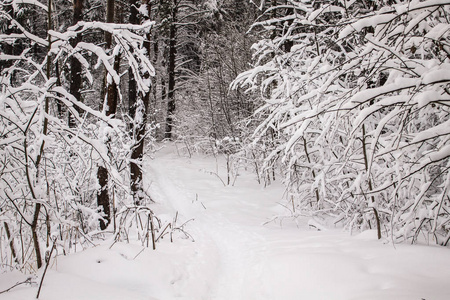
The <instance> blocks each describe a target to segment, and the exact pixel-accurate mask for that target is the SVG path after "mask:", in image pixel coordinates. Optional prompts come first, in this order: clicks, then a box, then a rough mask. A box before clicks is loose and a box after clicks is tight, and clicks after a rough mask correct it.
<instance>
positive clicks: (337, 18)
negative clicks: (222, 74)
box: [234, 0, 450, 245]
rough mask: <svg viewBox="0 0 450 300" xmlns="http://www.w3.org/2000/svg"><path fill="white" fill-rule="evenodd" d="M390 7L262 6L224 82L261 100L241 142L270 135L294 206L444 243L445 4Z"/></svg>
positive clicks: (448, 234)
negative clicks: (249, 45)
mask: <svg viewBox="0 0 450 300" xmlns="http://www.w3.org/2000/svg"><path fill="white" fill-rule="evenodd" d="M390 3H391V2H386V3H385V2H384V1H366V2H359V1H321V2H320V5H319V4H317V3H316V4H307V3H306V2H294V1H288V5H280V6H274V7H269V8H268V9H266V11H265V13H264V14H263V16H262V17H261V20H260V21H259V22H257V23H256V24H254V26H253V27H254V28H263V29H264V30H265V31H266V33H267V34H266V36H267V38H266V39H262V40H261V41H259V42H258V43H256V44H255V45H254V46H253V49H254V51H255V65H254V67H253V69H251V70H249V71H247V72H244V73H242V74H240V75H239V76H238V77H237V79H236V81H235V83H234V87H237V86H247V87H248V88H249V89H250V90H253V91H254V90H259V91H260V95H261V97H262V98H263V99H265V104H264V105H263V106H262V107H260V109H259V110H258V114H259V116H260V120H261V121H260V126H259V127H258V129H257V130H256V132H255V140H254V142H253V144H257V143H261V141H263V140H266V139H267V136H268V134H267V133H268V132H269V131H275V135H276V136H277V142H276V143H273V147H272V148H271V149H270V151H271V153H272V154H271V155H269V157H268V158H267V159H266V162H268V161H270V160H271V159H272V158H276V159H278V161H279V162H280V163H281V164H282V165H283V170H285V174H284V177H285V183H286V185H287V186H288V187H289V195H288V199H290V201H293V206H292V205H291V207H293V209H292V210H293V211H296V213H297V214H298V213H299V212H301V213H306V212H308V213H309V214H311V215H331V216H333V217H334V220H335V221H334V222H335V224H343V225H344V226H345V227H346V228H347V229H349V230H353V229H357V230H364V229H368V228H377V229H378V230H379V236H381V234H383V235H386V236H390V237H391V238H392V239H393V240H394V241H400V240H408V241H410V242H416V241H417V240H418V239H419V237H420V238H425V240H426V241H428V242H435V243H437V244H440V245H448V242H449V239H450V230H449V229H450V228H449V226H450V224H449V221H450V219H449V213H450V210H449V209H450V207H449V205H450V198H449V187H450V172H449V167H450V165H449V163H450V160H449V156H450V150H449V149H450V144H449V141H450V139H449V137H450V131H449V129H448V128H449V109H448V107H449V100H450V98H449V90H448V88H449V82H450V77H449V76H448V72H449V69H450V65H449V53H450V47H449V46H450V45H449V28H450V27H449V23H448V18H449V15H450V13H449V12H450V11H449V9H450V6H449V4H450V3H447V2H446V1H433V0H430V1H422V2H419V1H396V3H395V4H390Z"/></svg>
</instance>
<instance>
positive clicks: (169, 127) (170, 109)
mask: <svg viewBox="0 0 450 300" xmlns="http://www.w3.org/2000/svg"><path fill="white" fill-rule="evenodd" d="M177 14H178V3H177V1H176V0H173V6H172V10H171V21H170V26H169V66H168V72H167V73H168V75H169V87H168V88H169V90H168V92H167V99H168V100H167V117H166V132H165V136H164V137H165V138H166V139H172V138H173V132H172V131H173V116H174V114H175V58H176V51H177V49H176V46H177V40H176V35H177V24H176V22H177Z"/></svg>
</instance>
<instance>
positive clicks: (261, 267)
mask: <svg viewBox="0 0 450 300" xmlns="http://www.w3.org/2000/svg"><path fill="white" fill-rule="evenodd" d="M155 156H156V158H155V159H154V160H149V161H148V162H147V164H146V165H147V167H146V172H147V176H148V178H150V181H151V185H150V188H149V191H150V193H151V194H152V195H153V198H154V200H155V201H156V204H152V206H153V207H152V208H153V209H154V211H155V213H156V214H157V215H158V214H159V215H160V216H161V218H164V216H167V219H170V218H172V217H173V216H174V215H175V213H176V212H177V211H178V212H179V218H178V223H180V224H181V223H182V222H183V221H187V220H189V219H191V218H193V219H194V220H193V221H190V222H188V223H187V224H186V227H185V229H186V231H187V232H189V234H191V235H192V236H193V238H194V239H195V241H194V242H193V241H192V240H189V239H182V238H181V237H177V238H175V239H174V242H173V243H170V241H169V240H168V239H167V238H165V239H163V240H162V241H161V242H159V243H158V244H157V250H156V251H153V250H151V249H150V248H146V249H145V250H144V251H143V252H142V253H140V254H139V252H140V251H141V250H142V249H144V247H143V246H142V245H141V244H140V243H139V242H133V241H130V243H125V242H121V243H115V244H113V241H112V240H111V239H106V240H105V241H104V242H99V245H98V246H96V247H93V248H90V249H87V250H84V251H82V252H78V253H76V254H72V255H69V256H62V255H60V256H58V257H57V259H56V260H54V263H53V264H52V267H51V269H49V271H48V272H47V275H46V277H45V281H44V285H43V288H42V291H41V296H40V299H42V300H60V299H64V300H70V299H96V300H103V299H104V300H113V299H136V300H140V299H147V300H151V299H160V300H169V299H192V300H201V299H211V300H212V299H217V300H238V299H243V300H247V299H248V300H251V299H255V300H256V299H257V300H264V299H267V300H274V299H275V300H276V299H280V300H289V299H292V300H295V299H308V300H315V299H323V300H338V299H342V300H353V299H380V300H381V299H383V300H401V299H405V300H413V299H417V300H421V299H426V300H439V299H442V300H444V299H449V298H450V290H449V287H450V268H449V266H450V251H449V250H448V248H442V247H436V246H427V245H414V246H411V245H406V244H403V245H396V246H395V247H394V246H393V245H392V244H390V243H387V242H386V241H385V240H381V241H379V240H377V239H376V233H375V232H373V231H367V232H363V233H361V234H358V235H353V236H351V235H350V234H349V233H345V232H342V230H341V229H329V230H322V231H317V230H315V229H312V228H308V223H309V224H314V223H315V222H314V221H311V220H309V219H306V218H305V219H302V220H298V223H299V226H298V227H297V225H296V224H295V223H294V222H290V221H285V222H283V224H282V226H280V223H279V222H278V223H277V222H269V223H268V224H266V225H263V224H264V223H266V222H267V221H268V220H270V219H271V218H272V217H273V216H274V215H276V214H280V213H283V211H282V207H281V206H280V205H278V204H277V202H280V201H281V200H282V194H283V187H282V186H281V185H279V184H275V185H272V186H269V187H267V188H263V187H262V186H260V185H258V184H257V183H256V180H255V178H254V175H252V174H251V173H250V172H247V171H245V170H244V168H241V170H240V176H239V177H238V178H237V180H236V182H235V185H234V186H227V187H225V186H224V185H223V184H222V182H221V181H220V180H219V179H218V177H217V176H216V175H215V174H217V175H219V176H221V177H222V179H225V161H224V160H223V159H220V158H219V159H218V160H216V159H215V158H214V157H204V156H196V157H192V158H186V157H182V156H179V155H178V154H177V151H176V150H175V148H174V147H173V146H171V145H168V146H167V147H166V148H164V149H163V150H161V151H159V152H158V153H156V155H155ZM217 171H218V172H217ZM319 227H320V226H319ZM111 245H112V247H111ZM138 254H139V255H138ZM136 255H137V256H136ZM41 274H42V271H41V273H39V274H38V277H37V278H35V279H34V281H35V282H39V280H40V276H41ZM25 278H26V275H23V274H20V273H14V272H12V273H11V272H9V273H4V274H0V291H3V290H5V289H7V288H9V287H10V286H12V285H14V284H15V283H16V282H19V281H23V280H24V279H25ZM36 292H37V284H34V285H31V286H30V285H21V286H19V287H16V288H14V289H12V290H11V291H9V292H6V293H3V294H0V299H10V300H15V299H35V296H36Z"/></svg>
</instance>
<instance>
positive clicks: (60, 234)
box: [0, 1, 154, 272]
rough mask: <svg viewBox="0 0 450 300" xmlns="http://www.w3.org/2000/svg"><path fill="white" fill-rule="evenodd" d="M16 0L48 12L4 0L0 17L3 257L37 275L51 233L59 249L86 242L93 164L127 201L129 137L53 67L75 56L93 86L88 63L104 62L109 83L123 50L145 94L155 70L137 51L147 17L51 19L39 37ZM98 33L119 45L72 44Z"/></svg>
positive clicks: (93, 222)
mask: <svg viewBox="0 0 450 300" xmlns="http://www.w3.org/2000/svg"><path fill="white" fill-rule="evenodd" d="M19 4H20V5H26V6H28V7H30V9H31V10H32V11H35V12H36V11H40V12H42V11H44V12H48V7H47V6H45V5H43V4H42V3H40V2H37V1H26V2H22V1H19V2H18V3H16V2H14V1H13V2H10V1H2V2H1V3H0V5H1V8H2V9H1V10H0V18H1V19H2V23H4V24H7V25H6V26H7V28H8V30H7V31H6V32H5V33H4V34H1V35H0V39H1V41H2V48H1V50H2V51H1V52H0V59H1V60H2V68H1V69H0V71H1V73H0V88H1V92H0V158H1V161H0V178H1V183H0V221H1V230H0V240H1V245H0V247H1V248H2V249H1V251H0V263H1V264H2V266H1V268H3V267H6V266H10V267H14V266H16V267H17V268H19V269H21V270H24V271H28V272H33V271H35V270H36V266H37V268H40V267H41V265H42V263H43V257H42V253H43V247H42V246H41V244H42V243H45V244H46V246H47V248H48V247H49V245H50V241H51V240H52V239H53V238H54V237H57V238H58V239H57V243H58V247H59V249H60V250H61V249H62V251H63V252H64V253H65V252H70V251H72V250H73V247H77V246H78V247H79V246H83V247H84V246H85V245H86V244H89V243H92V242H91V241H90V239H91V236H92V234H95V233H96V231H97V227H98V220H99V219H102V217H103V216H104V215H103V212H102V211H101V209H99V208H98V207H97V203H96V197H97V193H98V192H99V183H98V178H97V176H98V175H97V168H98V166H103V167H104V168H106V169H107V171H108V174H109V183H108V187H107V188H108V189H110V190H111V191H113V193H112V194H113V195H115V197H116V198H117V199H111V200H112V202H114V203H115V204H116V205H118V206H120V205H122V204H123V203H126V202H127V201H128V200H130V199H129V197H128V195H129V187H128V177H129V173H127V172H126V171H125V170H127V169H126V168H125V166H126V165H127V163H128V162H129V156H130V154H129V152H130V147H131V144H132V141H131V140H130V137H129V135H128V132H127V129H126V126H125V122H122V121H121V120H119V119H114V118H113V117H112V116H107V115H106V114H105V110H104V109H103V110H101V109H100V110H99V109H98V107H99V106H101V105H100V104H101V102H103V101H99V103H96V104H95V105H92V106H93V107H94V106H95V108H93V107H91V106H90V105H88V104H85V103H83V102H81V101H80V100H78V99H77V98H76V97H75V96H74V95H72V94H71V93H70V92H69V91H68V89H66V86H64V85H63V84H61V78H60V73H59V71H58V70H59V68H58V66H59V64H62V65H63V66H62V69H64V68H65V67H68V64H69V62H70V59H71V58H72V57H75V58H76V59H77V60H78V61H79V62H80V63H81V66H82V76H83V81H84V83H85V84H86V85H91V84H92V83H93V75H92V70H93V68H92V66H91V64H90V63H89V62H90V61H91V59H92V58H94V57H95V58H97V65H96V66H95V67H96V68H98V67H100V66H103V67H104V68H105V69H106V71H107V74H108V82H115V83H116V84H117V86H120V75H119V74H118V72H117V71H116V70H115V69H114V67H113V61H114V56H115V54H118V53H120V54H121V57H122V60H123V61H125V62H127V63H128V64H129V65H130V69H131V71H132V72H133V74H134V76H135V78H136V82H137V88H138V91H140V92H142V93H143V92H146V91H148V89H149V85H148V82H147V77H148V76H149V75H153V74H154V70H153V67H152V65H151V63H150V61H149V59H148V58H147V55H146V53H145V51H144V50H143V42H144V38H143V36H144V34H145V33H147V32H149V30H150V29H151V27H152V25H153V23H152V22H149V21H148V22H145V23H143V25H123V24H110V23H102V22H78V23H77V24H76V25H74V26H71V27H69V28H67V30H65V31H63V32H58V31H56V30H52V29H51V28H52V27H51V22H49V25H48V28H49V29H48V30H47V31H46V33H45V34H46V37H45V38H42V37H40V36H39V35H38V34H42V33H41V32H39V33H35V32H32V31H30V30H28V29H27V28H26V26H25V25H22V24H21V22H20V21H18V20H17V19H16V15H15V14H14V10H12V8H13V7H16V6H17V5H19ZM48 13H49V14H50V15H51V11H50V12H48ZM50 19H51V18H50ZM99 31H100V32H109V33H110V34H111V35H112V37H113V39H114V40H115V41H116V47H115V48H114V49H113V51H112V52H111V53H108V52H107V51H105V50H104V49H103V48H102V47H100V46H97V45H95V44H93V43H87V42H78V43H77V44H75V45H73V43H72V39H73V38H74V37H75V36H77V35H82V34H90V33H92V32H99ZM17 45H20V47H18V46H17ZM14 47H15V48H14ZM11 48H12V49H11ZM67 115H70V116H71V117H70V118H71V119H70V122H68V121H67ZM64 118H66V120H64ZM124 171H125V172H124Z"/></svg>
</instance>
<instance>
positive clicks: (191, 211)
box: [149, 155, 265, 300]
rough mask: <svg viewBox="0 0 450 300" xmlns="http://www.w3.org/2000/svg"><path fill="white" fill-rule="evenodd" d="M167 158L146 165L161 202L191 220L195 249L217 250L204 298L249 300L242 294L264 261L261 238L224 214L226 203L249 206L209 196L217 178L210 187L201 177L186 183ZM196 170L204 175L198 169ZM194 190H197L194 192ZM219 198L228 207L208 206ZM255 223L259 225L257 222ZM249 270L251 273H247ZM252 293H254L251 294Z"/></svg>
mask: <svg viewBox="0 0 450 300" xmlns="http://www.w3.org/2000/svg"><path fill="white" fill-rule="evenodd" d="M170 157H171V156H170V155H169V157H166V158H164V157H163V158H160V159H159V160H155V161H153V162H152V163H151V166H150V167H149V173H151V174H153V175H152V177H153V180H154V182H155V183H156V185H157V186H158V187H159V188H160V191H159V196H160V197H161V196H162V197H164V198H165V202H164V203H165V204H170V205H171V206H172V207H173V209H174V210H176V211H178V212H179V213H180V214H182V215H184V216H186V217H188V218H191V217H192V218H194V219H195V221H194V222H193V225H192V226H191V227H190V228H191V229H190V230H193V235H194V236H195V238H196V243H199V244H200V246H199V248H200V249H203V251H206V252H208V251H216V252H217V258H218V261H217V262H213V265H214V264H215V263H217V268H218V269H217V274H216V275H215V276H216V277H217V278H216V279H213V282H212V286H211V290H209V291H206V292H207V294H205V295H204V297H205V299H217V300H221V299H223V300H227V299H250V298H248V297H249V296H245V294H246V293H245V290H248V285H247V284H249V282H246V281H248V277H250V275H251V277H253V278H257V277H258V273H259V272H261V267H260V266H258V264H259V263H260V262H263V261H264V258H262V256H263V253H262V251H261V250H262V247H263V246H262V245H264V244H265V239H264V237H263V236H262V235H261V234H258V233H257V232H256V231H255V230H253V229H252V227H251V226H248V225H243V224H239V223H235V222H232V221H230V219H229V218H228V217H227V213H228V214H231V215H232V214H233V213H232V212H231V211H230V206H233V209H232V210H234V211H240V212H242V211H245V210H249V209H250V208H249V207H246V205H245V203H244V202H240V203H239V202H236V201H234V202H235V203H233V204H234V205H230V204H231V203H229V202H230V201H232V200H230V199H229V195H226V194H222V197H220V198H223V199H217V198H218V196H217V194H215V193H213V194H212V195H209V194H208V191H214V190H216V189H223V187H222V186H221V185H222V183H220V181H219V180H218V179H217V186H214V185H213V186H211V181H204V182H202V180H201V177H202V176H199V177H197V178H195V177H191V180H190V181H189V182H186V178H188V176H180V172H182V170H180V167H181V166H180V165H179V161H178V163H175V164H173V163H172V164H171V163H170V162H171V161H173V160H172V159H171V158H170ZM199 173H200V175H205V173H204V172H203V174H202V171H201V170H199ZM210 176H211V175H210V174H206V177H210ZM180 177H181V178H180ZM182 178H183V181H184V182H183V181H182ZM213 183H215V182H214V181H213ZM196 190H197V191H198V192H195V191H196ZM202 191H203V193H202ZM199 192H200V193H201V195H202V196H201V197H202V198H201V199H203V198H204V200H203V201H204V202H203V201H202V202H201V203H200V202H199V201H200V200H198V201H195V200H193V199H196V198H197V197H199ZM211 198H213V199H211ZM220 201H228V203H227V205H228V208H227V209H223V208H221V207H220V205H219V207H217V208H209V204H214V202H220ZM205 203H206V204H205ZM205 205H206V206H205ZM205 207H206V208H205ZM257 225H258V227H259V224H257ZM192 227H194V228H192ZM203 255H204V256H208V255H210V253H209V254H208V253H203ZM249 272H251V274H248V273H249ZM214 281H215V282H214ZM251 284H253V285H257V284H258V282H256V281H253V282H252V283H251ZM254 296H256V295H253V296H251V297H254Z"/></svg>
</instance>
